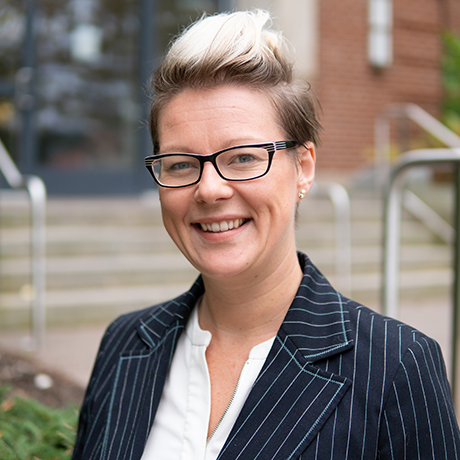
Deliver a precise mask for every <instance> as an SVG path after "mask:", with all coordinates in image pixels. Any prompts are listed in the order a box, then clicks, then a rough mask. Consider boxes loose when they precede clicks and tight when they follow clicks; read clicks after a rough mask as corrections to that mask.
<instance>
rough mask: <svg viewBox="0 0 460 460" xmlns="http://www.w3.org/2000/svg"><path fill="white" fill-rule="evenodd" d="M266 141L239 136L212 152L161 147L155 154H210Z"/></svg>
mask: <svg viewBox="0 0 460 460" xmlns="http://www.w3.org/2000/svg"><path fill="white" fill-rule="evenodd" d="M266 142H267V141H260V140H256V139H252V140H248V138H241V139H232V140H230V141H229V142H225V143H224V144H222V146H221V148H220V149H218V150H213V151H212V152H209V153H204V152H196V151H194V150H193V149H187V148H181V147H179V148H177V147H174V148H168V149H162V148H160V149H159V150H158V152H157V154H163V153H200V154H201V155H210V154H212V153H215V152H220V151H221V150H225V149H228V148H231V147H238V146H239V145H250V144H264V143H266Z"/></svg>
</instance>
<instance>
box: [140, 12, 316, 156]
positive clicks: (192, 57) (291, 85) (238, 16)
mask: <svg viewBox="0 0 460 460" xmlns="http://www.w3.org/2000/svg"><path fill="white" fill-rule="evenodd" d="M271 26H272V20H271V17H270V14H269V13H268V12H266V11H263V10H253V11H238V12H234V13H220V14H216V15H214V16H203V17H202V18H201V19H199V20H198V21H196V22H195V23H194V24H192V25H191V26H189V27H188V28H187V29H185V30H184V31H183V32H182V33H181V34H180V35H179V36H178V37H177V38H176V39H175V40H173V42H172V43H171V46H170V48H169V51H168V52H167V54H166V56H165V58H164V60H163V62H162V63H161V64H160V66H159V67H158V69H157V70H156V71H155V72H154V74H153V77H152V90H153V99H152V105H151V110H150V123H149V126H150V132H151V135H152V141H153V146H154V152H155V153H156V152H158V151H159V141H160V139H159V138H158V120H159V117H160V114H161V110H162V109H163V108H164V107H165V105H166V104H167V103H168V102H169V101H170V100H171V99H172V98H173V97H174V96H176V95H177V94H179V93H180V92H181V91H183V90H185V89H187V88H197V89H203V88H213V87H216V86H223V85H231V84H233V85H242V86H249V87H251V88H253V89H255V90H257V91H261V92H264V93H265V94H266V95H267V96H268V98H269V100H270V101H271V103H272V105H273V107H274V110H275V112H276V114H277V116H278V119H279V123H280V125H281V127H282V128H283V129H284V130H285V133H286V136H287V138H289V140H295V141H297V142H298V143H301V144H305V143H306V142H313V143H314V144H318V142H319V132H320V130H321V126H320V123H319V121H318V117H317V100H316V98H315V97H314V95H313V94H312V92H311V88H310V86H309V85H308V84H306V83H304V82H301V81H294V80H293V72H292V69H293V60H292V58H291V57H290V53H289V47H288V43H287V41H286V39H285V38H284V37H283V35H282V34H281V33H280V32H278V31H275V30H273V29H271Z"/></svg>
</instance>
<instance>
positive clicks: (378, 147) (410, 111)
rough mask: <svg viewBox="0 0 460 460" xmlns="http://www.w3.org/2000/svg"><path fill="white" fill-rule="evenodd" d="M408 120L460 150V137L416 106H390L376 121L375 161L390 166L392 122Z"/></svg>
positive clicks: (448, 145) (445, 143) (385, 108)
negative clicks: (396, 119)
mask: <svg viewBox="0 0 460 460" xmlns="http://www.w3.org/2000/svg"><path fill="white" fill-rule="evenodd" d="M394 118H407V119H408V120H411V121H413V122H414V123H415V124H417V125H418V126H420V127H421V128H423V129H424V130H425V131H426V132H427V133H429V134H430V135H431V136H433V137H434V138H436V139H438V140H439V141H441V142H442V143H444V145H446V146H447V147H450V148H453V149H455V148H460V137H459V136H457V134H455V133H454V132H453V131H451V130H450V129H449V128H447V127H446V126H445V125H443V124H442V123H441V122H440V121H439V120H437V119H436V118H435V117H433V116H432V115H430V114H429V113H428V112H426V111H425V110H423V109H422V108H421V107H419V106H418V105H416V104H390V105H387V106H386V107H384V108H383V110H382V112H381V113H380V114H379V116H378V117H377V118H376V119H375V125H374V130H375V152H376V156H375V160H376V163H378V164H380V165H385V164H386V165H389V164H390V121H391V119H394Z"/></svg>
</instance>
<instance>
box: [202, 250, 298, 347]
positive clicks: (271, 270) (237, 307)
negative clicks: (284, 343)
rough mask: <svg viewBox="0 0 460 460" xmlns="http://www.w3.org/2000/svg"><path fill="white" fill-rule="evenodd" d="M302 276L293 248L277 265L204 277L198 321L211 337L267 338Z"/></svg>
mask: <svg viewBox="0 0 460 460" xmlns="http://www.w3.org/2000/svg"><path fill="white" fill-rule="evenodd" d="M301 279H302V270H301V268H300V265H299V262H298V259H297V254H296V253H295V251H293V253H292V254H289V255H288V256H286V257H285V258H284V259H283V260H282V261H280V263H279V264H277V265H276V266H274V267H266V268H265V269H264V271H263V272H259V273H257V274H252V275H249V276H248V274H245V276H244V277H242V279H239V280H233V279H232V280H229V279H218V280H215V279H210V278H207V277H203V280H204V284H205V294H204V297H203V300H202V302H201V305H200V308H199V319H200V325H201V327H202V328H204V329H206V330H208V331H210V332H211V333H212V334H213V339H214V338H216V339H219V340H221V339H223V338H224V337H225V338H227V339H228V340H231V341H238V340H242V341H244V342H247V341H248V340H249V341H251V342H253V343H254V345H255V344H257V343H260V342H262V341H265V340H268V339H269V338H271V337H273V336H274V335H276V333H277V331H278V329H279V327H280V326H281V323H282V322H283V320H284V317H285V316H286V313H287V310H288V309H289V306H290V305H291V303H292V301H293V299H294V297H295V294H296V292H297V289H298V287H299V284H300V282H301Z"/></svg>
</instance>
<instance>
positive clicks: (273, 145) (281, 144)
mask: <svg viewBox="0 0 460 460" xmlns="http://www.w3.org/2000/svg"><path fill="white" fill-rule="evenodd" d="M296 145H299V143H298V142H296V141H277V142H264V143H262V144H245V145H236V146H235V147H229V148H227V149H223V150H219V151H218V152H215V153H211V154H209V155H200V154H198V153H179V152H177V153H162V154H158V155H149V156H148V157H145V160H144V161H145V166H146V168H147V169H148V171H149V173H150V174H151V176H152V177H153V180H154V181H155V182H156V183H157V184H158V185H159V186H160V187H164V188H182V187H190V186H191V185H195V184H198V182H200V180H201V176H202V174H203V167H204V164H205V163H206V162H207V161H209V162H211V163H212V165H213V166H214V169H215V170H216V171H217V174H219V176H220V177H221V178H222V179H224V180H228V181H231V182H244V181H248V180H254V179H259V177H263V176H265V175H266V174H268V171H270V167H271V165H272V160H273V155H274V154H275V152H277V151H278V150H286V149H292V148H294V147H295V146H296ZM247 147H259V148H263V149H265V150H266V151H267V152H268V165H267V170H266V171H265V172H264V173H262V174H259V175H258V176H255V177H250V178H249V179H228V178H227V177H225V176H224V175H223V174H222V173H221V172H220V170H219V167H218V166H217V162H216V158H217V157H218V156H219V155H220V154H222V153H225V152H228V151H230V150H236V149H241V148H247ZM176 155H180V156H184V157H190V158H196V159H197V160H198V161H199V163H200V174H199V175H198V178H197V180H196V181H194V182H192V183H190V184H187V185H164V184H162V183H161V182H160V181H159V180H158V179H157V178H156V177H155V174H154V173H153V168H152V167H151V166H152V163H153V162H154V161H155V160H160V159H162V158H167V157H171V156H176Z"/></svg>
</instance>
